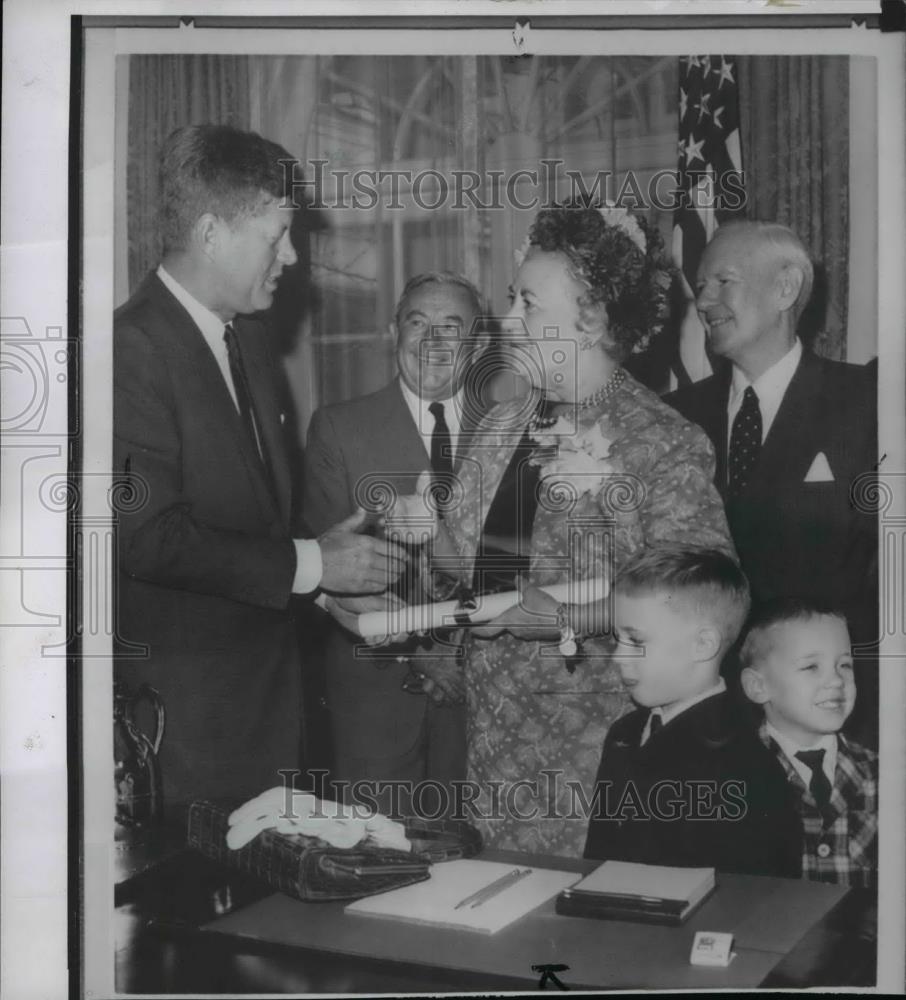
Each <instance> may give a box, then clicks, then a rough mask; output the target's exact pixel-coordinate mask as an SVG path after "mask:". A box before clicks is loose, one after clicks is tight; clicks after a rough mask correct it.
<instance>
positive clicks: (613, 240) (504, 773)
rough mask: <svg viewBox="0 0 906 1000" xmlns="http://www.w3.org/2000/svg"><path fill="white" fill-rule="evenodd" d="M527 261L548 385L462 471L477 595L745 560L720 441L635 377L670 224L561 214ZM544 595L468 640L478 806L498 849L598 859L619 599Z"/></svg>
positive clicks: (513, 406)
mask: <svg viewBox="0 0 906 1000" xmlns="http://www.w3.org/2000/svg"><path fill="white" fill-rule="evenodd" d="M517 256H521V258H522V259H521V264H520V266H519V269H518V271H517V273H516V276H515V279H514V282H513V286H512V289H511V302H512V305H511V309H510V312H509V315H508V322H509V325H510V327H511V329H510V331H509V332H510V333H511V334H513V335H516V336H517V337H519V338H520V339H519V340H518V341H517V342H516V343H515V344H514V350H515V351H516V354H517V356H521V357H522V358H523V361H524V362H525V368H526V371H527V373H528V375H529V377H530V378H531V380H532V382H533V383H534V387H535V392H533V394H532V396H531V398H529V399H528V400H514V401H510V402H506V403H503V404H500V405H499V406H497V407H495V408H494V409H493V410H491V411H490V413H489V414H488V415H487V417H486V419H485V420H484V421H483V423H482V425H481V426H480V428H479V430H478V433H477V434H476V436H475V439H474V441H475V443H474V445H473V447H472V448H471V450H470V452H469V455H468V456H467V458H466V460H465V461H464V462H463V464H462V468H461V470H460V472H459V479H460V484H459V487H458V489H457V490H456V496H455V497H454V502H453V504H452V509H450V510H449V511H448V512H447V513H446V515H445V521H444V524H445V526H446V528H447V530H448V532H449V534H450V535H451V536H452V539H453V542H454V544H455V548H456V550H457V551H458V554H459V563H458V567H459V572H458V580H457V583H458V584H459V586H460V588H468V589H470V590H472V591H474V592H475V593H481V592H487V591H488V590H495V589H496V590H499V589H512V588H513V586H514V585H515V583H516V579H517V577H518V580H519V584H520V585H521V586H524V585H525V584H526V583H528V584H531V585H534V587H542V586H546V585H549V584H554V583H562V582H565V581H568V580H589V579H593V578H599V577H607V578H608V579H609V578H611V577H612V575H613V574H614V573H615V572H616V571H617V570H619V568H620V566H621V565H622V564H623V563H624V562H625V561H626V560H627V559H628V558H629V557H630V556H631V555H633V554H634V553H635V552H637V551H638V550H639V549H641V548H643V547H647V546H654V545H657V544H658V543H665V542H685V543H688V544H691V545H696V546H707V547H713V548H720V549H723V550H725V551H728V552H730V553H732V552H733V547H732V542H731V541H730V536H729V532H728V529H727V524H726V520H725V518H724V512H723V507H722V504H721V501H720V497H719V496H718V494H717V492H716V491H715V489H714V487H713V486H712V477H713V473H714V455H713V452H712V448H711V445H710V443H709V442H708V439H707V438H706V437H705V435H704V433H703V432H702V431H701V430H699V429H698V428H697V427H695V426H693V425H692V424H690V423H688V422H686V421H685V420H684V419H683V418H682V417H680V416H679V415H678V414H677V413H676V412H675V411H674V410H672V409H671V408H670V407H668V406H667V405H666V404H664V403H662V402H661V400H660V399H659V398H658V396H657V395H655V394H654V393H652V392H651V391H649V390H648V389H646V388H645V387H644V386H642V385H641V384H640V383H639V382H637V381H636V380H635V379H633V378H632V376H631V375H629V374H628V373H627V372H626V371H625V369H623V368H622V367H620V361H621V360H622V359H623V358H624V357H625V356H627V355H628V354H630V353H632V352H635V351H639V350H643V349H644V348H645V346H646V345H647V343H648V341H649V339H650V338H651V336H652V335H653V334H654V333H655V332H656V330H657V329H658V328H659V325H660V323H661V322H662V320H663V317H664V316H665V314H666V309H667V301H666V299H667V290H668V287H669V284H670V280H671V275H670V271H669V265H668V264H667V262H666V261H665V259H664V256H663V250H662V244H661V241H660V238H659V236H658V234H657V233H656V231H654V230H653V229H650V228H649V227H648V226H646V225H645V224H644V223H643V222H641V221H639V220H637V219H636V218H635V217H634V216H632V215H630V214H629V213H627V212H626V211H625V210H622V209H613V208H603V209H596V208H582V207H563V208H551V209H545V210H542V211H541V212H540V214H539V215H538V217H537V219H536V220H535V223H534V225H533V226H532V229H531V232H530V235H529V238H528V241H527V245H526V246H524V249H523V251H521V252H520V254H519V255H517ZM557 331H559V334H557ZM545 400H546V404H545V405H544V407H543V409H542V408H541V407H540V406H539V403H540V402H544V401H545ZM533 498H534V499H533ZM507 508H508V510H507ZM507 518H509V521H508V525H507ZM515 571H518V572H515ZM508 574H509V576H508ZM529 592H530V594H531V602H526V603H525V604H524V606H523V608H522V609H520V610H518V611H515V612H510V613H508V614H507V615H504V616H502V617H501V619H500V620H498V621H497V622H495V623H492V626H491V627H490V628H486V629H483V630H475V631H473V632H472V633H471V634H468V635H467V636H466V638H465V640H464V641H465V656H464V660H463V662H464V665H465V684H466V698H467V705H468V720H469V721H468V778H469V780H470V782H474V783H475V784H476V785H477V788H478V796H477V798H476V799H475V800H474V802H473V803H472V804H471V806H469V807H467V808H470V809H474V810H475V813H476V817H477V823H478V825H479V826H480V828H481V830H482V834H483V836H484V838H485V842H486V844H487V845H488V846H491V847H495V848H504V849H515V850H524V851H531V852H538V853H547V854H555V855H566V856H573V857H575V856H581V853H582V849H583V845H584V842H585V834H586V828H587V818H586V816H587V807H585V806H584V805H583V797H584V800H585V802H586V803H587V802H588V801H589V800H590V799H591V797H592V793H593V790H594V779H595V773H596V770H597V766H598V762H599V759H600V754H601V747H602V744H603V742H604V737H605V735H606V732H607V729H608V727H609V725H610V724H611V722H612V721H613V720H614V719H616V718H617V717H618V716H620V715H621V714H622V713H623V711H624V710H625V709H626V708H627V706H628V700H627V697H626V695H625V693H624V691H623V688H622V686H621V684H620V680H619V673H618V671H617V669H616V668H615V666H614V665H613V664H612V663H611V661H610V659H609V657H608V652H609V649H610V642H611V640H610V639H609V638H608V635H607V632H608V629H607V621H606V612H605V606H606V603H605V602H601V603H598V604H595V605H586V606H582V605H581V604H580V603H578V602H577V603H575V604H567V605H563V606H559V607H558V606H557V605H556V602H554V601H552V600H551V599H549V598H547V596H546V595H541V594H539V592H538V591H536V590H534V589H530V591H529ZM528 603H532V604H533V608H532V611H529V610H527V605H528ZM533 612H534V614H533ZM538 612H542V613H544V612H546V615H545V616H544V617H542V618H539V617H538V615H537V613H538ZM555 614H556V615H557V616H558V617H557V618H556V619H555V618H554V615H555ZM555 620H556V626H553V625H545V624H541V626H540V628H539V622H540V623H553V622H554V621H555ZM570 630H571V631H572V632H575V633H576V638H577V640H578V644H577V645H578V648H575V644H574V643H572V642H571V634H570ZM574 648H575V652H576V654H577V655H572V654H573V652H574ZM564 654H566V655H564ZM568 783H572V787H570V784H568Z"/></svg>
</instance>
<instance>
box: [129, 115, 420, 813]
mask: <svg viewBox="0 0 906 1000" xmlns="http://www.w3.org/2000/svg"><path fill="white" fill-rule="evenodd" d="M289 159H290V157H289V154H288V153H287V152H286V150H284V149H282V148H281V147H280V146H278V145H276V144H275V143H272V142H269V141H267V140H265V139H262V138H261V137H260V136H257V135H255V134H252V133H247V132H240V131H238V130H236V129H233V128H229V127H226V126H217V125H200V126H191V127H188V128H182V129H178V130H177V131H176V132H174V133H173V134H172V135H171V136H170V137H169V139H168V140H167V142H166V144H165V146H164V149H163V152H162V157H161V235H162V238H163V260H162V263H161V265H160V266H159V267H158V268H157V270H156V271H155V272H154V273H152V274H150V275H148V277H147V278H146V279H145V280H144V282H143V283H142V284H141V286H140V287H139V288H138V290H137V291H136V292H135V294H134V295H133V296H132V297H131V298H130V299H129V301H128V302H127V303H126V304H125V305H123V306H122V307H121V308H120V309H118V310H117V312H116V315H115V317H114V415H113V421H114V470H115V471H114V474H115V476H117V477H122V478H123V479H124V480H125V482H127V483H128V484H129V485H130V486H131V488H132V500H133V501H134V502H132V503H130V504H127V505H123V509H122V510H121V511H120V515H119V534H118V554H119V565H120V578H119V601H118V608H117V611H118V618H117V634H118V638H119V640H121V641H120V642H119V643H118V647H117V650H116V653H117V656H118V659H117V662H116V666H115V676H116V678H117V679H118V680H119V681H124V682H126V683H127V684H128V685H129V686H130V687H133V688H134V687H136V686H137V685H138V684H139V683H141V682H149V683H150V684H152V685H153V686H154V687H155V688H156V689H157V690H158V691H159V692H160V695H161V697H162V699H163V702H164V706H165V709H166V715H167V724H166V732H165V735H164V741H163V746H162V749H161V770H162V773H163V790H164V799H165V801H166V802H167V804H168V807H169V806H175V805H178V804H183V803H185V802H187V801H189V800H191V799H193V798H197V797H202V796H205V797H214V796H229V797H231V798H243V797H248V796H251V795H255V794H257V793H259V792H261V791H262V790H263V789H266V788H269V787H272V786H274V785H277V784H279V783H280V776H279V774H278V773H277V772H278V770H279V769H281V768H294V767H296V766H298V763H299V760H298V752H299V736H300V704H299V691H300V670H301V666H300V662H299V654H298V648H297V645H296V641H295V637H294V630H293V626H292V622H291V618H290V615H289V613H288V605H289V603H290V595H291V594H293V593H309V592H312V591H314V590H315V588H317V587H319V586H320V587H321V588H323V589H324V590H326V591H340V592H342V591H349V590H356V591H379V590H381V589H383V588H384V587H386V586H387V582H388V579H389V580H393V579H395V578H396V576H397V575H398V573H399V571H400V568H401V566H402V562H401V561H400V559H399V558H398V554H399V551H400V550H398V549H396V548H391V547H390V546H388V544H387V543H386V542H381V541H378V540H376V539H373V538H369V537H366V536H364V535H362V534H357V533H356V532H355V529H356V527H357V526H358V525H359V523H360V522H361V521H362V519H363V517H364V515H359V514H356V515H355V516H353V517H351V518H350V519H349V520H348V521H346V522H345V523H344V524H341V525H339V526H338V527H337V528H335V529H334V530H332V531H330V532H327V533H326V534H324V535H323V536H322V537H321V538H320V539H317V540H314V539H312V540H303V539H301V538H294V537H293V532H292V531H291V527H290V482H289V479H290V475H289V467H288V463H287V457H286V452H285V447H284V439H283V433H284V426H283V425H284V415H283V413H282V411H281V409H280V403H279V393H278V382H279V380H278V367H277V364H276V361H275V359H274V358H273V357H272V355H271V353H270V351H269V349H268V344H267V339H266V336H265V331H264V327H263V324H262V323H261V322H260V320H252V319H243V318H241V317H243V316H247V315H248V314H252V313H258V312H260V311H262V310H266V309H268V308H269V306H270V305H271V302H272V300H273V296H274V291H275V289H276V286H277V281H278V279H279V277H280V275H281V273H282V271H283V269H284V268H285V267H288V266H290V265H292V264H293V263H295V260H296V254H295V252H294V250H293V247H292V244H291V243H290V237H289V225H290V221H291V219H292V206H291V204H288V203H287V202H286V201H285V195H286V188H285V187H284V184H285V180H284V178H285V175H284V170H283V167H282V164H281V162H280V161H281V160H289ZM137 645H138V646H144V647H146V652H145V653H144V654H143V655H138V656H136V655H135V652H136V646H137Z"/></svg>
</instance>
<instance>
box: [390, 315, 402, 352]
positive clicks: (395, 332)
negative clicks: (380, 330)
mask: <svg viewBox="0 0 906 1000" xmlns="http://www.w3.org/2000/svg"><path fill="white" fill-rule="evenodd" d="M387 329H388V330H389V331H390V336H391V337H392V338H393V346H394V347H396V345H397V344H398V343H399V341H400V330H399V327H398V326H397V325H396V320H395V319H392V320H390V322H389V323H388V324H387Z"/></svg>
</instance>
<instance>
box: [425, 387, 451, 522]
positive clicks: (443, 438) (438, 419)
mask: <svg viewBox="0 0 906 1000" xmlns="http://www.w3.org/2000/svg"><path fill="white" fill-rule="evenodd" d="M428 412H429V413H430V414H431V416H432V417H434V430H433V431H432V433H431V470H432V473H433V475H432V476H431V483H432V489H433V491H434V497H435V500H436V502H437V508H438V513H439V514H440V515H441V516H443V513H444V503H443V501H444V498H445V497H446V496H447V495H448V493H449V490H450V479H451V478H452V476H453V458H452V450H453V441H452V439H451V437H450V428H449V427H448V426H447V419H446V417H445V416H444V404H443V403H440V402H437V401H435V402H433V403H431V405H430V406H429V407H428Z"/></svg>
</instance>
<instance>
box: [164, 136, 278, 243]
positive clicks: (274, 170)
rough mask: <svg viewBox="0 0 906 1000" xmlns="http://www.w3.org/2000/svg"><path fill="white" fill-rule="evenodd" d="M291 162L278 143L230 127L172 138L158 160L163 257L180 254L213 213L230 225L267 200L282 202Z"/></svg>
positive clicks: (165, 144) (252, 211)
mask: <svg viewBox="0 0 906 1000" xmlns="http://www.w3.org/2000/svg"><path fill="white" fill-rule="evenodd" d="M281 160H288V161H292V160H293V157H292V156H290V154H289V153H288V152H287V151H286V150H285V149H284V148H283V147H282V146H280V145H278V144H277V143H276V142H271V141H270V140H269V139H264V138H262V137H261V136H260V135H258V134H256V133H255V132H243V131H241V130H240V129H237V128H233V127H232V126H230V125H187V126H185V127H183V128H178V129H176V130H175V131H174V132H171V133H170V135H169V136H168V137H167V140H166V142H165V143H164V145H163V149H162V150H161V156H160V234H161V243H162V249H163V252H164V253H165V254H166V253H168V252H170V251H171V250H181V249H184V248H185V247H186V246H187V245H188V240H189V234H190V233H191V231H192V227H193V226H194V225H195V223H196V222H197V221H198V219H199V218H200V217H201V216H202V215H204V214H205V213H206V212H211V213H213V214H214V215H217V216H219V217H220V218H221V219H224V220H226V221H227V222H230V223H232V222H233V221H234V220H235V219H237V218H238V217H240V216H244V215H251V214H253V213H254V212H256V211H257V209H258V207H259V206H260V204H261V201H262V199H263V198H264V197H266V196H267V195H270V196H271V197H272V198H275V199H277V200H282V199H283V198H285V197H286V195H287V192H288V191H289V190H290V187H291V183H292V167H291V166H290V164H289V163H287V164H286V166H285V167H284V164H283V163H281Z"/></svg>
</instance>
